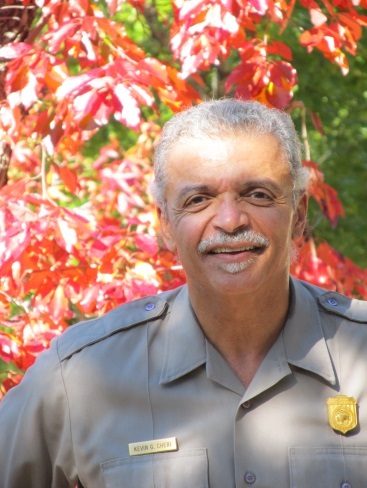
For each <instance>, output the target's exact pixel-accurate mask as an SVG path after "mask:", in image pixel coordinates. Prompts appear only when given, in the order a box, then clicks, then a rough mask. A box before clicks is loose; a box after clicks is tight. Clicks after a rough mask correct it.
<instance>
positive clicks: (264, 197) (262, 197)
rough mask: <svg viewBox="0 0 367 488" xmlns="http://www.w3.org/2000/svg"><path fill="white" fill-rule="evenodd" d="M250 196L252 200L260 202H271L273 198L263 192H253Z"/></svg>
mask: <svg viewBox="0 0 367 488" xmlns="http://www.w3.org/2000/svg"><path fill="white" fill-rule="evenodd" d="M248 196H249V197H251V198H256V199H258V200H271V197H270V196H269V195H268V194H267V193H265V192H263V191H261V190H256V191H253V192H252V193H250V194H249V195H248Z"/></svg>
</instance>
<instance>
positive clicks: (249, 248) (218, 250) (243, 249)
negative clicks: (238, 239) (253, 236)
mask: <svg viewBox="0 0 367 488" xmlns="http://www.w3.org/2000/svg"><path fill="white" fill-rule="evenodd" d="M256 249H259V248H258V247H255V246H243V247H238V248H236V249H232V248H228V247H218V248H216V249H212V250H211V251H209V253H208V254H224V253H225V254H238V253H241V252H246V251H253V250H256Z"/></svg>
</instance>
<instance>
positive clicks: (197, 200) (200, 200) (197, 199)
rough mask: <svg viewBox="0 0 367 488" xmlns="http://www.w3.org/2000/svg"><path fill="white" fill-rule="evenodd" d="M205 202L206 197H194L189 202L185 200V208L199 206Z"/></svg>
mask: <svg viewBox="0 0 367 488" xmlns="http://www.w3.org/2000/svg"><path fill="white" fill-rule="evenodd" d="M206 200H207V197H206V196H204V195H195V196H194V197H191V198H190V199H189V200H187V202H186V207H188V206H191V205H199V204H200V203H203V202H205V201H206Z"/></svg>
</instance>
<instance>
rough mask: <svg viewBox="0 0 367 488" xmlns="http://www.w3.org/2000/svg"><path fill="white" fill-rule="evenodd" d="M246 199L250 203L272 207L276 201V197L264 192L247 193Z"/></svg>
mask: <svg viewBox="0 0 367 488" xmlns="http://www.w3.org/2000/svg"><path fill="white" fill-rule="evenodd" d="M245 197H246V200H248V201H249V202H250V203H252V204H254V205H260V206H261V205H262V206H267V205H271V204H272V203H273V201H274V197H273V196H272V195H271V194H270V193H269V192H266V191H263V190H251V191H250V192H247V193H246V195H245Z"/></svg>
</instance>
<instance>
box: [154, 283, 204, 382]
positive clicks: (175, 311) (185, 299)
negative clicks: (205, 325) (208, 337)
mask: <svg viewBox="0 0 367 488" xmlns="http://www.w3.org/2000/svg"><path fill="white" fill-rule="evenodd" d="M205 363H206V347H205V336H204V334H203V332H202V330H201V328H200V326H199V324H198V322H197V320H196V317H195V314H194V311H193V309H192V307H191V303H190V299H189V293H188V289H187V286H186V285H185V286H183V287H182V288H181V290H180V291H179V293H178V294H177V296H176V298H175V301H174V303H173V305H172V308H171V311H170V317H169V320H168V323H167V340H166V349H165V353H164V360H163V367H162V371H161V378H160V384H165V383H169V382H170V381H173V380H175V379H177V378H180V377H181V376H183V375H185V374H187V373H189V372H190V371H193V370H194V369H196V368H198V367H199V366H201V365H202V364H205Z"/></svg>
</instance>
